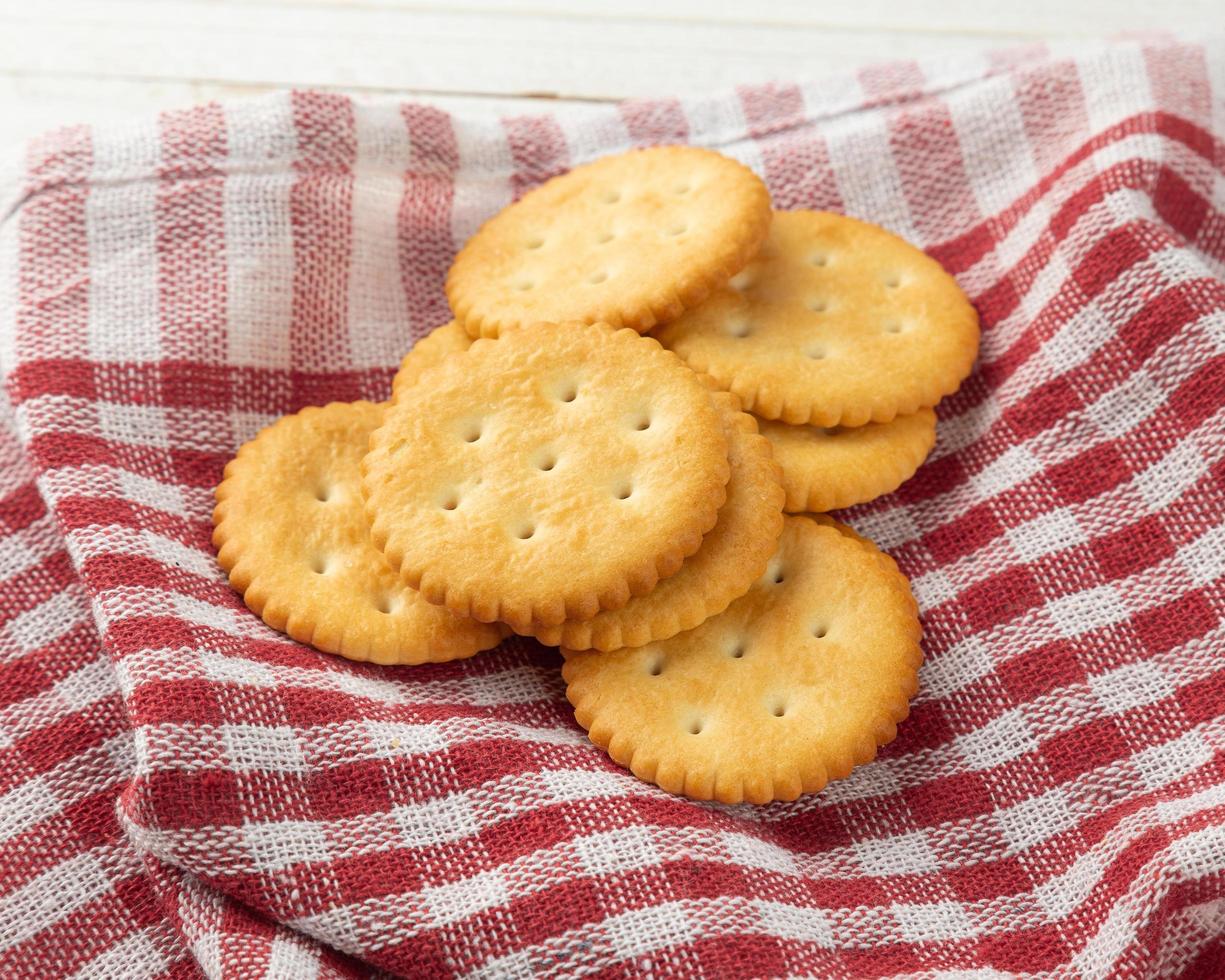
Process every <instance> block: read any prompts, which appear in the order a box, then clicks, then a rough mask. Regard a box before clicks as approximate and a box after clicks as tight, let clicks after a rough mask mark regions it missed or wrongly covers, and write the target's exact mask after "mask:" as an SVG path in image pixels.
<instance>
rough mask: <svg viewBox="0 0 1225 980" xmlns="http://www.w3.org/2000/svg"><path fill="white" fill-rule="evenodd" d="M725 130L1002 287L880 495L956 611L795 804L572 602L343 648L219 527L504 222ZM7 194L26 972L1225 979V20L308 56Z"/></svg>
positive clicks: (0, 483)
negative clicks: (351, 82) (288, 418)
mask: <svg viewBox="0 0 1225 980" xmlns="http://www.w3.org/2000/svg"><path fill="white" fill-rule="evenodd" d="M678 141H680V142H692V143H695V144H701V145H705V146H711V147H714V148H717V149H719V150H721V151H722V152H725V153H728V154H730V155H732V156H734V157H736V158H738V159H740V160H742V161H744V162H746V163H747V164H749V165H750V166H752V167H753V168H754V169H755V170H756V171H757V172H758V173H760V174H761V175H762V176H763V178H764V179H765V180H766V181H767V183H768V185H769V187H770V190H771V192H772V194H773V195H774V200H775V202H776V206H778V207H781V208H818V209H830V210H837V211H842V212H845V213H848V214H852V215H855V216H857V217H861V218H865V219H867V220H870V221H874V222H877V223H879V224H882V225H884V226H886V227H888V228H890V229H891V230H893V231H895V232H897V233H899V234H901V235H903V236H904V237H906V238H908V239H910V240H911V241H913V242H915V243H916V244H918V245H920V246H922V247H923V248H925V249H926V250H927V251H928V252H929V253H930V254H932V255H933V256H935V257H936V258H938V259H939V260H940V261H941V262H942V263H943V264H944V265H945V266H946V268H948V269H949V271H950V272H952V273H953V274H954V275H955V276H957V278H958V280H959V281H960V282H961V284H962V286H963V287H964V288H965V290H966V291H967V293H968V294H969V296H970V297H971V299H972V300H973V302H974V303H975V305H976V306H977V308H978V309H979V311H980V314H981V316H982V323H983V342H982V353H981V357H980V364H979V366H978V367H977V369H976V371H975V373H974V374H973V375H972V376H971V378H970V379H969V380H968V381H967V382H966V384H965V385H964V386H963V388H962V390H961V391H960V392H959V393H958V394H957V395H956V396H954V397H953V398H951V399H948V400H947V401H946V402H944V403H942V404H941V406H940V407H939V416H940V428H939V442H938V444H937V447H936V449H935V451H934V453H933V455H932V457H931V458H930V459H929V461H928V462H927V464H926V465H925V466H924V467H922V469H921V470H920V471H919V473H918V474H917V475H916V477H915V478H914V479H913V480H912V481H910V482H909V483H907V484H906V485H905V486H903V487H902V488H901V489H900V490H899V491H898V492H896V493H894V494H892V495H889V496H888V497H886V498H884V499H881V500H878V501H875V502H873V503H872V504H869V505H865V506H862V507H858V508H855V509H852V510H850V511H847V512H845V517H846V519H847V520H848V522H849V523H850V524H852V525H853V526H854V527H855V528H856V529H857V530H859V531H860V532H862V533H865V534H867V535H869V536H871V537H872V538H873V539H874V540H876V541H877V542H878V543H879V544H880V545H881V547H883V548H885V549H886V550H888V551H890V552H891V553H892V554H893V555H894V556H895V557H896V558H897V560H898V562H899V564H900V566H901V568H902V569H903V571H905V572H906V573H907V574H908V575H909V576H910V577H911V579H912V582H913V586H914V590H915V593H916V596H917V598H918V599H919V602H920V605H921V607H922V612H923V622H924V629H925V644H924V645H925V651H926V655H927V663H926V665H925V666H924V668H923V671H922V674H921V690H920V692H919V694H918V696H917V697H916V699H915V702H914V704H913V710H912V715H911V718H910V719H909V720H908V721H907V722H906V723H904V724H903V725H902V726H901V727H900V732H899V737H898V739H897V741H895V742H894V743H893V744H891V745H890V746H888V747H887V748H886V749H885V750H883V751H882V753H881V756H880V758H879V759H878V760H877V761H876V762H874V763H872V764H870V765H868V766H864V767H862V768H861V769H859V770H857V771H856V772H855V773H853V774H852V776H851V777H850V778H848V779H846V780H844V781H841V782H838V783H835V784H832V785H831V786H830V787H829V788H828V789H827V790H825V791H824V792H823V793H821V794H819V795H815V796H809V797H804V798H801V799H800V800H798V801H796V802H795V803H791V804H776V805H772V806H768V807H752V806H737V807H728V806H719V805H715V804H699V803H693V802H690V801H687V800H683V799H679V798H675V797H670V796H668V795H667V794H664V793H663V792H661V791H659V790H657V789H655V788H654V787H652V786H650V785H648V784H645V783H642V782H640V781H638V780H637V779H635V778H634V777H633V776H631V775H630V774H628V773H626V772H624V771H623V770H621V769H620V768H618V767H617V766H615V765H614V764H612V763H611V762H610V761H609V760H608V759H607V758H606V757H605V756H604V755H603V754H602V753H601V752H599V751H598V750H597V749H595V748H594V747H593V746H591V745H590V744H589V743H588V741H587V740H586V738H585V735H584V733H583V731H582V730H581V729H580V728H579V727H578V726H577V725H576V724H575V722H574V719H573V716H572V713H571V711H570V710H569V707H568V705H567V703H566V700H565V697H564V693H563V686H562V683H561V679H560V675H559V671H558V657H557V655H556V653H555V652H554V651H551V650H547V649H545V648H543V647H540V646H538V645H536V644H533V643H530V642H527V641H523V640H510V641H508V642H506V643H505V644H504V645H503V646H502V647H500V648H499V649H498V650H497V651H495V652H493V653H489V654H482V655H480V656H478V657H476V658H474V659H473V660H471V661H463V662H459V663H455V664H447V665H435V666H424V667H416V668H379V667H374V666H370V665H365V664H357V663H349V662H346V661H343V660H340V659H337V658H333V657H328V656H326V655H324V654H320V653H317V652H315V651H313V650H310V649H308V648H305V647H302V646H300V645H298V644H295V643H293V642H292V641H290V640H289V639H287V638H286V637H283V636H281V635H279V634H277V633H275V632H273V631H271V630H270V629H268V628H267V627H265V626H264V625H263V624H262V623H261V622H260V621H259V620H258V619H257V618H256V617H254V616H253V615H251V614H250V613H249V612H248V611H247V610H246V609H245V607H244V606H243V605H242V603H241V601H240V600H239V599H238V597H237V596H236V595H234V594H233V592H232V591H231V590H230V589H229V587H228V586H227V584H226V582H225V578H224V576H223V574H222V573H221V571H220V569H219V568H218V566H217V564H216V561H215V555H214V553H213V550H212V547H211V545H210V543H209V536H210V531H211V525H210V519H209V516H210V513H211V507H212V490H213V488H214V486H215V485H216V483H217V482H218V480H219V478H220V475H221V470H222V468H223V466H224V464H225V462H226V460H227V459H228V458H229V457H230V456H231V455H232V454H233V452H234V451H235V450H236V448H237V447H238V446H239V445H240V444H241V443H242V442H243V441H245V440H246V439H249V438H250V437H251V436H253V435H254V434H255V433H256V432H257V431H258V430H259V429H260V428H261V427H262V426H264V425H266V424H268V423H269V422H271V421H272V420H274V419H275V418H276V417H278V416H279V415H281V414H284V413H286V412H292V411H295V410H297V409H299V408H301V407H302V406H304V405H307V404H320V403H323V402H326V401H329V400H333V399H338V400H352V399H357V398H366V399H372V400H381V399H383V398H385V397H386V396H387V392H388V389H389V384H390V379H391V376H392V372H393V370H394V367H395V365H396V364H397V362H398V360H399V358H400V357H401V356H402V355H403V353H404V352H405V350H407V349H408V347H409V346H410V345H411V343H412V342H413V341H414V340H415V339H418V338H420V337H421V336H423V335H424V334H425V333H426V332H428V330H430V329H431V328H433V327H435V326H437V325H438V324H440V323H442V322H444V321H445V320H446V319H448V313H447V309H446V302H445V298H444V296H443V292H442V283H443V279H444V276H445V273H446V269H447V266H448V263H449V261H450V258H451V256H452V255H453V254H454V251H455V249H456V248H457V246H458V245H459V244H460V243H462V241H463V240H464V238H465V237H466V236H467V235H469V234H470V233H471V232H472V231H473V230H475V228H476V227H477V226H478V225H479V223H480V222H481V221H482V220H483V219H485V218H486V217H488V216H489V215H491V214H492V213H494V212H495V211H496V210H497V209H498V208H499V207H501V206H503V205H505V204H506V203H507V202H509V201H511V200H513V199H514V197H515V196H516V195H519V194H521V193H523V192H524V191H525V190H527V189H529V188H530V187H532V186H534V185H535V184H537V183H538V182H540V181H541V180H543V179H546V178H547V177H548V176H550V175H552V174H554V173H557V172H559V171H561V170H563V169H565V168H567V167H569V166H572V165H574V164H577V163H580V162H584V161H586V160H590V159H592V158H594V157H596V156H599V155H601V154H603V153H607V152H614V151H617V150H620V149H624V148H626V147H628V146H631V145H639V144H650V143H659V142H678ZM3 213H6V214H7V217H6V218H5V219H4V220H3V222H2V223H0V277H2V283H3V285H0V304H2V305H0V374H2V377H3V382H4V385H5V389H6V394H7V396H8V397H7V401H8V404H7V406H6V407H5V409H4V412H3V414H2V415H0V423H2V424H0V532H2V537H0V753H2V754H3V757H4V759H5V762H6V765H4V766H3V767H2V771H3V772H4V774H5V775H4V785H3V786H2V787H0V972H2V973H4V975H6V976H23V975H30V976H34V975H45V974H47V973H48V972H51V973H54V974H57V975H69V974H72V973H75V972H78V971H79V972H80V973H81V974H82V975H93V976H125V977H136V976H159V975H162V976H167V975H168V976H195V975H200V974H204V975H207V976H211V977H220V976H227V977H229V976H232V977H248V976H285V977H306V976H321V977H346V976H367V975H370V973H371V971H386V972H387V973H394V974H401V975H406V976H435V975H438V976H444V975H470V976H485V977H506V976H532V975H542V976H566V977H569V976H586V975H600V976H619V975H637V974H642V975H655V976H671V975H686V976H688V975H709V976H720V977H722V976H784V975H793V976H794V975H815V976H823V977H824V976H830V977H859V976H886V975H888V976H894V975H902V974H921V975H924V976H930V975H934V974H939V973H941V972H945V971H947V972H949V973H958V974H964V973H966V972H969V971H975V970H978V971H986V972H985V973H984V974H983V975H993V974H992V971H994V973H998V974H1035V975H1048V974H1049V975H1058V976H1085V977H1106V976H1173V975H1197V974H1198V975H1202V976H1212V975H1218V974H1219V973H1221V972H1225V944H1223V943H1222V939H1221V936H1222V932H1223V931H1225V751H1223V748H1225V625H1223V623H1222V618H1223V615H1225V559H1223V557H1222V556H1223V555H1225V411H1223V410H1222V409H1223V407H1225V281H1223V276H1225V48H1222V47H1220V46H1213V45H1211V44H1204V45H1198V44H1183V43H1173V42H1144V43H1141V42H1134V43H1118V44H1100V45H1083V46H1079V47H1076V48H1074V49H1068V50H1058V51H1052V50H1049V49H1045V48H1032V49H1023V50H1020V51H1015V52H1007V53H1004V54H1002V55H999V56H992V57H986V58H983V59H978V60H968V61H963V62H958V63H950V64H945V65H935V64H925V65H919V64H915V63H896V64H892V65H887V66H881V67H876V68H871V69H866V70H864V71H863V72H861V73H859V74H858V75H856V76H848V77H845V78H842V79H835V80H832V81H830V82H829V83H824V84H810V85H782V84H779V85H772V86H764V87H756V88H746V89H743V90H740V91H738V92H736V93H734V94H730V95H727V96H724V97H720V98H715V99H709V100H694V101H678V100H659V101H647V102H635V103H627V104H624V105H619V106H615V107H596V108H591V109H588V110H584V111H575V112H573V113H566V112H563V113H558V114H555V115H546V116H534V117H513V118H506V119H502V120H500V121H498V122H496V123H495V122H483V121H479V120H470V119H465V118H462V117H458V116H451V115H448V114H447V113H444V112H442V111H440V110H437V109H433V108H428V107H425V106H421V105H417V104H411V103H405V104H391V103H373V104H370V103H360V102H355V101H353V100H351V99H348V98H345V97H340V96H335V95H328V94H321V93H314V92H297V93H291V94H285V95H283V96H276V97H272V98H268V99H264V100H261V101H256V102H247V103H235V104H233V105H225V106H222V105H216V104H210V105H204V106H199V107H196V108H193V109H189V110H183V111H176V112H166V113H162V114H161V115H160V116H158V117H157V118H156V119H150V120H146V121H144V122H140V121H138V122H136V123H134V124H132V125H131V126H128V127H125V128H117V129H107V130H103V129H91V128H88V127H77V128H72V129H66V130H60V131H57V132H55V133H52V134H49V135H47V136H45V137H43V138H41V139H40V140H38V141H35V142H34V143H32V144H31V145H30V147H29V148H28V151H27V154H26V158H25V172H24V174H23V175H22V177H21V183H20V186H19V187H18V188H17V192H16V194H15V196H14V200H13V205H12V207H11V208H10V209H8V210H7V211H6V212H3Z"/></svg>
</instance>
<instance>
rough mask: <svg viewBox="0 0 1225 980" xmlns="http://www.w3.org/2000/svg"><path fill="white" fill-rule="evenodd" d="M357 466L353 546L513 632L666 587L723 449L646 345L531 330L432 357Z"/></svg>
mask: <svg viewBox="0 0 1225 980" xmlns="http://www.w3.org/2000/svg"><path fill="white" fill-rule="evenodd" d="M419 384H420V385H422V386H428V390H429V397H428V398H411V399H401V400H400V401H398V402H396V403H394V404H393V405H392V407H391V408H390V409H389V410H388V412H387V416H386V421H385V422H384V424H383V426H382V427H381V428H380V429H378V430H377V431H376V432H375V433H374V435H373V436H372V438H371V440H370V453H369V455H368V456H367V457H366V459H365V461H364V462H363V464H362V467H363V473H364V479H363V491H364V493H365V496H366V501H367V508H368V511H369V514H370V517H371V521H372V527H371V536H372V538H373V540H374V542H375V544H376V545H377V546H378V547H379V548H380V549H381V550H382V551H383V552H384V553H385V554H386V555H387V557H388V560H389V561H390V563H391V565H392V566H393V567H394V568H397V569H398V570H399V571H400V574H401V575H402V576H403V577H404V579H405V581H406V582H407V583H408V584H409V585H411V586H413V587H414V588H418V589H420V590H421V593H422V594H423V595H424V596H425V597H426V598H427V599H429V600H430V601H431V602H436V603H440V604H444V605H446V606H447V607H448V608H450V609H451V610H452V611H454V612H457V613H460V614H462V615H471V616H473V617H475V618H476V619H480V620H482V621H484V622H492V621H494V620H501V621H503V622H506V623H508V624H510V625H511V626H512V627H513V628H514V629H516V630H517V631H520V632H526V631H527V630H528V628H529V626H530V624H532V623H533V622H537V623H540V624H543V625H545V626H553V625H556V624H558V623H561V622H563V621H564V620H566V619H573V620H581V619H590V618H591V617H592V616H594V615H595V614H596V613H597V612H599V611H600V609H619V608H621V607H622V606H624V605H625V604H626V602H628V601H629V598H630V596H631V595H644V594H645V593H647V592H649V591H650V590H651V589H652V588H654V586H655V583H656V582H657V581H659V579H660V578H663V577H666V576H668V575H671V574H673V573H674V572H675V571H676V570H677V569H678V568H680V566H681V563H682V562H683V561H684V559H685V558H686V557H688V556H689V555H691V554H693V552H695V551H696V550H697V549H698V547H699V546H700V545H701V543H702V536H703V535H704V534H705V533H706V532H707V531H709V530H710V529H711V527H713V526H714V523H715V519H716V516H717V514H718V510H719V508H720V507H721V506H722V505H723V501H724V499H725V497H726V490H725V486H726V484H727V479H728V473H729V469H728V462H727V437H726V436H725V435H724V432H723V422H722V418H721V416H720V414H719V411H718V409H716V408H715V405H714V402H713V401H712V399H711V395H710V392H709V391H708V390H707V389H706V388H705V386H704V385H703V384H702V382H701V381H699V380H698V377H697V375H695V374H694V373H693V372H692V371H690V370H689V369H688V368H686V367H685V365H684V364H683V363H682V362H681V361H680V360H678V359H677V358H676V356H675V355H673V354H670V353H669V352H668V351H665V350H664V349H663V348H662V347H660V346H659V344H658V343H656V342H655V341H654V340H651V339H650V338H645V337H640V336H639V335H638V334H636V333H634V332H633V331H632V330H619V331H616V332H613V331H611V330H608V329H605V328H604V327H602V326H586V325H583V324H579V323H567V324H554V323H540V324H533V325H531V326H527V327H522V328H520V329H518V330H514V331H511V332H510V333H508V334H507V335H506V336H505V337H503V338H501V339H499V340H497V341H492V340H484V341H478V342H477V343H475V344H473V345H472V347H471V348H470V349H469V350H468V352H467V353H466V354H464V355H463V356H462V357H447V358H445V359H444V360H443V361H442V362H441V363H440V364H437V365H435V366H434V367H433V368H431V369H430V370H428V371H426V372H425V373H424V374H423V375H422V376H421V378H420V380H419Z"/></svg>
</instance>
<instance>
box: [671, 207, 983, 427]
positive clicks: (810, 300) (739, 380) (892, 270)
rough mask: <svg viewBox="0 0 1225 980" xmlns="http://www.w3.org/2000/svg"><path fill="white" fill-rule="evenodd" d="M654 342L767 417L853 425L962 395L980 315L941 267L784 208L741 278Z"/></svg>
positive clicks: (838, 218)
mask: <svg viewBox="0 0 1225 980" xmlns="http://www.w3.org/2000/svg"><path fill="white" fill-rule="evenodd" d="M656 336H658V337H659V340H660V342H661V343H663V345H664V346H665V347H668V348H671V349H672V350H675V351H676V352H677V353H678V354H680V355H681V356H682V357H684V358H685V359H686V360H687V361H688V362H689V363H690V364H691V365H692V366H693V367H694V369H695V370H698V371H704V372H706V373H708V374H710V375H711V376H712V377H714V378H715V380H716V381H718V382H719V384H720V385H722V386H723V387H724V388H728V389H730V390H731V391H734V392H735V393H736V394H737V395H739V396H740V398H741V400H742V401H743V402H744V404H745V408H746V409H748V410H750V411H752V412H753V414H755V415H757V416H759V417H761V418H766V419H781V420H782V421H784V422H789V423H791V424H792V425H801V424H802V425H821V426H833V425H849V426H856V425H863V424H864V423H865V422H888V421H889V420H890V419H892V418H895V417H896V416H898V415H910V414H913V413H914V412H916V411H918V409H920V408H923V407H925V406H932V405H935V404H936V402H938V401H939V400H940V399H941V398H942V397H944V396H945V395H949V394H952V393H953V392H954V391H956V390H957V387H958V385H960V384H961V381H962V379H964V378H965V377H966V375H968V374H969V373H970V369H971V368H972V367H973V364H974V358H975V356H976V355H977V352H978V314H977V313H975V311H974V307H972V306H971V305H970V303H969V301H968V300H967V299H966V297H965V294H964V293H962V291H961V289H960V287H959V286H958V285H957V282H956V280H954V279H953V277H952V276H950V275H949V274H948V273H947V272H945V271H944V269H942V268H941V267H940V264H939V263H938V262H936V261H935V260H934V259H931V258H929V257H928V256H926V255H924V254H923V253H922V252H920V251H919V250H918V249H917V248H915V247H914V246H912V245H910V244H908V243H907V242H905V241H903V240H902V239H900V238H898V237H897V236H896V235H892V234H890V233H889V232H887V231H885V230H884V229H883V228H878V227H876V226H875V225H870V224H867V223H866V222H863V221H856V220H855V219H854V218H847V217H843V216H842V215H837V214H829V213H827V212H821V211H777V212H775V214H774V221H773V223H772V224H771V226H770V235H769V237H768V238H767V239H766V242H765V244H764V245H763V246H762V248H761V251H760V252H759V253H758V255H757V256H756V257H755V258H754V259H753V261H752V262H750V263H749V265H748V266H747V267H746V268H745V269H744V271H743V272H741V273H740V274H739V275H737V276H736V277H735V278H734V279H732V280H731V282H730V283H729V284H728V285H726V286H724V287H721V288H720V289H718V290H716V292H715V293H714V294H713V295H712V296H711V297H710V299H708V300H707V301H706V302H705V303H703V304H702V305H701V306H700V307H698V308H697V309H694V310H692V311H690V312H688V313H686V314H684V315H683V316H681V317H680V318H679V319H677V320H676V321H675V322H673V323H670V324H668V325H667V326H665V327H663V328H661V329H660V330H659V332H658V333H657V334H656Z"/></svg>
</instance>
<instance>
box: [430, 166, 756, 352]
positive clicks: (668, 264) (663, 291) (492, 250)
mask: <svg viewBox="0 0 1225 980" xmlns="http://www.w3.org/2000/svg"><path fill="white" fill-rule="evenodd" d="M769 225H770V194H769V192H768V191H767V190H766V186H765V184H763V183H762V182H761V179H760V178H759V177H758V176H757V175H756V174H754V173H753V172H752V171H751V170H749V169H748V168H747V167H745V166H743V165H741V164H740V163H737V162H736V161H735V160H731V159H729V158H728V157H725V156H722V155H721V154H718V153H715V152H713V151H711V150H704V149H699V148H697V147H691V146H662V147H655V148H653V149H645V150H631V151H630V152H628V153H621V154H618V155H616V156H608V157H603V158H601V159H599V160H596V161H595V162H594V163H589V164H586V165H584V166H580V167H575V168H574V169H573V170H571V171H569V172H568V173H565V174H562V175H561V176H559V177H554V178H553V179H552V180H550V181H548V182H547V183H545V184H543V185H542V186H540V187H538V188H536V189H535V190H533V191H531V192H530V193H528V194H526V195H524V197H523V198H522V199H520V200H519V201H518V202H516V203H515V204H512V205H511V206H510V207H508V208H506V209H505V210H503V211H502V212H500V213H499V214H497V215H495V216H494V217H493V218H491V219H490V220H489V221H488V222H486V223H485V225H484V226H482V227H481V229H480V230H479V231H478V232H477V233H476V234H475V235H473V236H472V238H471V239H469V240H468V243H467V244H466V245H465V246H464V247H463V249H462V250H461V251H460V253H459V255H458V256H457V257H456V259H455V262H454V264H453V265H452V266H451V270H450V273H449V274H448V275H447V283H446V291H447V299H448V300H449V301H450V304H451V309H452V310H453V311H454V312H455V318H456V319H457V320H458V321H459V322H460V323H461V324H463V326H464V329H466V330H467V331H468V333H470V334H471V335H472V336H474V337H496V336H498V335H499V334H501V333H502V332H503V331H505V330H507V329H508V328H512V327H518V326H523V325H524V324H528V323H532V322H534V321H538V320H550V321H554V322H560V321H563V320H581V321H583V322H584V323H597V322H599V323H607V324H610V325H612V326H614V327H621V326H624V327H632V328H633V329H635V330H637V331H639V332H640V333H645V332H646V331H647V330H649V329H651V327H653V326H655V325H656V324H660V323H667V322H668V321H669V320H671V319H674V318H675V317H676V316H678V315H679V314H680V313H681V312H682V311H683V310H686V309H689V308H691V307H693V306H695V305H696V304H698V303H700V302H701V301H702V300H704V299H705V298H706V297H707V296H708V295H709V294H710V292H711V290H712V289H714V288H715V287H716V286H719V285H721V284H722V283H725V282H726V281H727V280H728V278H729V277H730V276H732V275H734V274H735V273H736V272H738V271H739V270H740V269H741V268H743V266H744V264H745V263H746V262H748V261H749V259H750V258H751V257H752V256H753V254H754V253H755V252H756V251H757V249H758V246H760V245H761V242H762V239H764V238H765V235H766V230H767V229H768V228H769Z"/></svg>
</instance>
